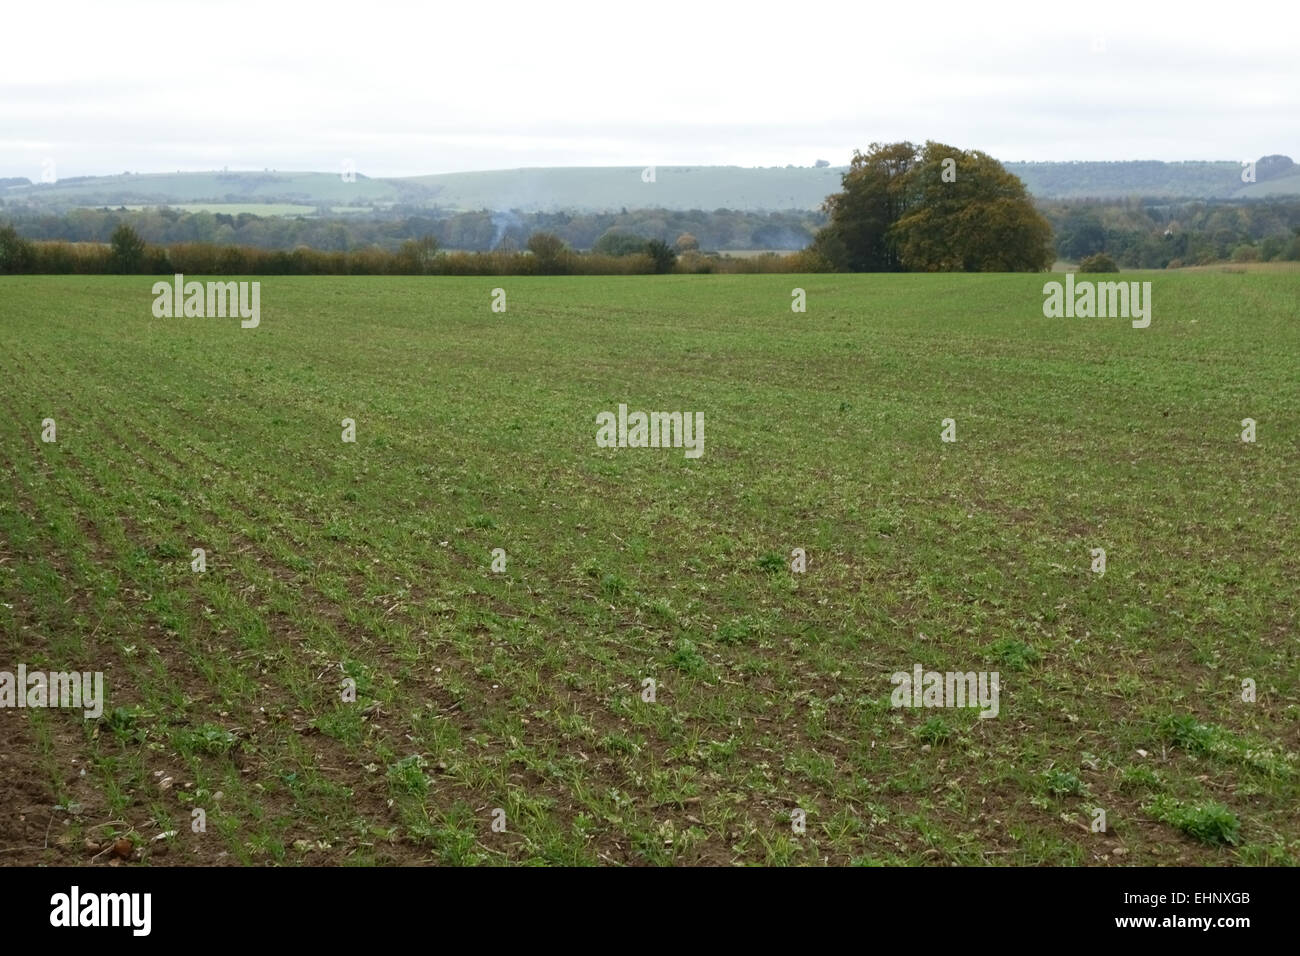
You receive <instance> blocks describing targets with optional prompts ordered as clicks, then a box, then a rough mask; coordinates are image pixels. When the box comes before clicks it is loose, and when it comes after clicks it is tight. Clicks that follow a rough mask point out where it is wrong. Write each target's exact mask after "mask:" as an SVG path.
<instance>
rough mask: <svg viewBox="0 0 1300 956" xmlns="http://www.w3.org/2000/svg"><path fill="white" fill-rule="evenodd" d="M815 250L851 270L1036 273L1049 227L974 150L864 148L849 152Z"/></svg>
mask: <svg viewBox="0 0 1300 956" xmlns="http://www.w3.org/2000/svg"><path fill="white" fill-rule="evenodd" d="M842 181H843V185H844V191H843V192H840V193H836V194H835V195H833V196H831V197H829V198H828V199H827V200H826V203H825V204H824V208H825V210H826V212H827V213H828V214H829V216H830V223H829V224H828V225H827V227H826V228H825V229H823V230H822V232H821V233H819V234H818V236H817V239H816V241H815V243H814V249H815V251H816V252H817V253H819V254H820V255H821V257H822V258H824V259H825V260H827V261H828V262H830V263H831V264H832V265H834V266H836V267H837V268H840V269H847V270H849V271H853V272H896V271H907V272H959V271H964V272H1037V271H1041V270H1043V269H1046V268H1047V267H1048V266H1050V265H1051V262H1052V259H1053V253H1052V249H1051V235H1052V231H1051V227H1050V226H1049V225H1048V223H1047V220H1046V219H1044V218H1043V217H1042V216H1041V215H1039V213H1038V211H1037V210H1036V209H1035V208H1034V206H1033V203H1032V201H1031V200H1030V198H1029V196H1028V193H1027V192H1026V191H1025V187H1024V184H1023V183H1022V182H1021V181H1020V180H1019V179H1018V178H1017V177H1015V176H1013V175H1012V174H1011V173H1008V172H1007V171H1006V170H1005V169H1004V168H1003V167H1002V164H1001V163H999V162H998V161H997V160H995V159H994V158H993V157H991V156H989V155H988V154H987V153H982V152H980V151H978V150H960V149H956V148H955V147H952V146H947V145H945V144H943V143H936V142H927V143H926V144H925V146H924V147H920V148H918V147H917V146H915V145H913V144H912V143H894V144H890V145H881V144H879V143H873V144H872V146H871V147H870V149H869V150H868V152H867V153H865V154H864V153H855V154H854V156H853V162H852V164H851V165H850V167H849V171H848V172H847V173H845V174H844V177H843V180H842Z"/></svg>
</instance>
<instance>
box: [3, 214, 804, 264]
mask: <svg viewBox="0 0 1300 956" xmlns="http://www.w3.org/2000/svg"><path fill="white" fill-rule="evenodd" d="M0 205H3V203H2V202H0ZM6 214H7V218H8V220H9V221H10V222H11V223H12V224H13V225H14V226H15V228H17V230H18V232H19V234H21V235H22V236H24V237H25V238H28V239H45V240H56V239H57V240H62V241H65V242H108V240H109V237H110V236H111V235H112V234H113V230H115V229H116V228H117V227H118V226H119V225H122V224H124V223H125V224H126V225H128V226H130V227H131V228H132V229H134V230H135V231H136V232H137V233H139V235H141V236H142V237H144V239H145V241H146V242H150V243H153V244H155V245H172V244H174V243H182V242H208V243H215V244H218V245H235V246H250V247H252V248H256V249H285V250H293V249H296V248H299V247H301V246H306V247H307V248H310V249H319V250H322V251H325V252H352V251H356V250H361V249H369V248H371V247H378V248H380V249H386V250H388V251H390V252H391V251H396V250H397V248H398V246H400V245H401V244H402V243H403V242H405V241H406V240H408V239H421V238H423V237H425V236H432V237H433V238H434V239H436V240H437V242H438V245H439V246H440V247H442V248H446V249H461V250H466V251H476V252H488V251H493V250H499V251H505V252H510V251H518V250H521V249H523V248H524V246H525V245H526V244H527V242H528V238H529V237H530V236H532V235H533V233H536V232H551V233H555V234H556V235H557V236H559V237H560V238H561V239H563V240H564V241H565V243H567V244H568V245H569V246H570V247H572V248H574V249H583V250H594V251H597V252H600V251H607V249H605V248H604V247H608V246H610V245H611V244H617V243H620V242H624V243H626V242H628V241H636V242H642V243H644V242H645V241H647V240H650V239H659V240H661V241H663V242H667V243H669V244H673V243H675V242H676V241H677V239H678V238H679V237H681V236H683V235H689V236H691V237H693V238H694V239H695V241H696V243H697V245H698V246H699V247H700V248H702V249H708V250H739V249H768V250H780V251H790V252H794V251H797V250H799V249H803V248H804V247H805V246H807V245H808V243H810V242H811V241H812V237H813V234H814V233H815V232H816V231H817V229H819V228H820V227H821V226H822V225H823V224H824V223H825V221H826V219H825V215H824V214H822V213H821V212H820V211H816V210H808V211H803V212H771V213H759V212H743V211H740V210H733V209H715V210H711V211H705V210H700V209H693V210H671V209H632V210H627V209H625V210H622V211H620V212H609V213H583V214H576V213H565V212H533V213H520V212H511V211H496V212H494V211H489V210H478V211H474V212H459V213H447V214H431V213H430V212H429V211H427V210H411V209H402V208H395V209H394V210H390V211H389V212H387V213H375V214H367V217H366V218H364V219H362V218H357V217H353V216H339V215H332V216H323V215H322V216H316V217H306V216H259V215H255V214H253V213H248V212H242V213H238V214H235V215H231V214H229V213H220V212H216V213H214V212H196V211H186V210H181V209H172V208H169V207H161V208H150V209H141V210H128V209H125V208H118V209H106V208H104V209H73V210H69V211H67V212H64V213H62V214H53V213H32V212H29V211H27V210H25V209H24V208H23V207H20V206H11V207H10V208H9V209H0V217H3V216H5V215H6Z"/></svg>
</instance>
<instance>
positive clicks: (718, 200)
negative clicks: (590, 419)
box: [0, 156, 1300, 214]
mask: <svg viewBox="0 0 1300 956" xmlns="http://www.w3.org/2000/svg"><path fill="white" fill-rule="evenodd" d="M1005 165H1006V167H1007V169H1008V170H1010V171H1011V172H1013V173H1015V174H1016V175H1017V176H1019V177H1020V178H1021V179H1022V180H1024V182H1025V185H1026V187H1027V188H1028V189H1029V192H1030V193H1031V194H1032V195H1033V196H1035V197H1037V198H1040V199H1083V198H1096V199H1115V198H1122V197H1126V196H1138V197H1147V198H1154V197H1162V198H1170V199H1248V198H1263V197H1265V196H1269V195H1275V196H1276V195H1282V196H1285V195H1291V196H1294V195H1300V166H1296V164H1295V163H1293V162H1292V161H1291V159H1290V158H1289V157H1287V156H1267V157H1264V158H1263V159H1260V160H1258V161H1257V163H1256V168H1255V180H1256V181H1255V182H1254V183H1245V182H1243V181H1242V178H1241V176H1242V166H1241V164H1240V163H1235V162H1183V163H1162V162H1143V161H1137V162H1078V163H1045V162H1044V163H1039V162H1012V163H1006V164H1005ZM844 169H845V167H834V166H822V167H812V166H798V167H795V166H786V167H758V168H748V167H741V166H660V167H657V168H655V169H653V174H652V173H651V171H650V170H643V169H642V168H641V167H633V166H588V167H554V168H530V169H502V170H491V171H487V172H469V173H444V174H439V175H433V176H414V177H408V178H393V179H375V178H370V177H367V176H364V175H361V174H358V175H357V176H356V179H355V181H354V182H344V181H343V178H342V176H341V175H339V174H338V173H316V172H284V173H281V172H271V171H263V172H260V173H258V172H207V173H151V174H144V175H135V174H123V175H119V176H90V177H80V178H77V179H64V180H60V181H58V182H56V183H31V182H28V181H26V180H24V179H21V178H13V179H8V180H0V202H3V203H4V204H5V205H11V204H17V205H19V206H37V207H46V208H50V209H54V210H57V209H67V208H70V207H76V206H148V205H173V206H178V205H187V206H190V207H193V206H195V205H209V206H215V207H238V209H240V210H242V211H250V212H251V211H255V210H256V209H257V207H263V206H264V207H268V208H267V214H276V213H279V214H284V213H285V212H286V211H291V212H301V211H302V209H301V207H304V206H306V207H311V208H312V209H322V210H325V211H327V212H331V211H332V212H343V211H356V212H362V211H365V210H367V209H372V210H382V209H385V208H388V207H391V206H394V205H399V204H400V205H403V206H410V207H418V208H425V209H434V208H438V209H443V210H448V211H450V210H473V209H497V210H509V209H518V210H520V211H524V212H538V211H570V212H605V211H611V210H612V211H617V210H619V209H623V208H626V209H645V208H662V209H705V210H712V209H720V208H726V209H737V210H746V211H756V210H770V211H777V210H791V209H816V208H817V207H818V206H820V205H821V203H822V200H824V199H825V198H826V196H828V195H829V194H830V193H832V192H835V191H836V190H837V189H838V188H839V185H840V176H841V175H842V174H843V172H844ZM269 207H279V208H277V209H275V210H274V212H272V211H271V209H270V208H269Z"/></svg>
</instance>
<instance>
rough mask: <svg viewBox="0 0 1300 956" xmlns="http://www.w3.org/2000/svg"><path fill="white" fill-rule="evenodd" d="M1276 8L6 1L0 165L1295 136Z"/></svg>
mask: <svg viewBox="0 0 1300 956" xmlns="http://www.w3.org/2000/svg"><path fill="white" fill-rule="evenodd" d="M886 5H888V6H889V7H891V8H892V9H890V10H882V9H881V8H882V7H883V6H886ZM1298 26H1300V3H1298V2H1297V0H1285V2H1275V0H1251V2H1246V3H1241V2H1238V3H1227V2H1222V0H1220V2H1215V3H1203V4H1202V3H1196V2H1179V3H1173V2H1164V0H1157V2H1154V3H1146V2H1135V0H1126V2H1115V3H1113V2H1110V0H1099V2H1086V3H1053V2H1044V0H1035V2H1033V3H1020V2H1018V0H1014V2H1009V3H1008V2H990V3H977V2H967V3H949V2H946V0H945V2H927V0H910V2H906V3H892V2H890V3H888V4H885V3H881V2H879V0H853V2H844V3H838V2H836V3H822V2H817V0H803V2H791V0H783V2H780V3H768V2H765V0H746V2H738V3H731V2H727V3H719V2H712V0H692V2H676V0H668V2H658V0H642V2H638V0H599V2H590V3H589V2H576V3H570V2H563V0H549V2H548V0H537V2H531V3H519V2H515V0H462V2H457V3H446V2H442V0H438V2H429V3H397V2H391V0H366V2H350V3H331V2H312V3H297V2H293V3H277V2H274V0H258V2H244V0H237V2H188V3H187V2H184V0H172V2H153V0H117V2H104V0H97V2H63V0H60V2H57V3H55V4H52V5H51V4H44V3H40V2H35V0H21V2H15V3H11V4H6V6H5V9H4V12H3V15H2V16H0V176H27V177H29V178H31V179H33V180H35V179H38V178H40V174H41V170H42V163H43V162H45V161H46V160H52V161H53V162H54V163H55V165H56V168H57V174H58V177H59V178H66V177H69V176H79V175H98V174H105V173H118V172H123V171H126V170H130V171H132V172H168V171H174V170H177V169H183V170H204V169H220V168H222V167H229V168H231V169H263V168H271V169H279V170H289V169H295V170H307V169H312V170H323V171H336V170H338V169H339V168H340V164H341V163H342V162H343V161H344V160H349V159H350V160H352V161H353V162H355V165H356V169H357V170H358V171H359V172H362V173H365V174H367V175H372V176H401V175H416V174H420V173H437V172H454V171H459V170H471V169H501V168H510V167H516V166H561V165H563V166H610V165H619V166H648V165H661V166H666V165H695V164H735V165H741V166H773V165H780V166H784V165H786V164H787V163H794V164H796V165H809V164H811V163H812V162H813V161H814V160H815V159H819V158H820V159H827V160H829V161H830V162H831V163H833V164H835V165H839V164H842V163H845V162H847V161H848V159H849V157H850V156H851V154H852V151H853V149H854V148H855V147H864V148H865V146H866V145H867V144H868V143H870V142H872V141H873V140H881V141H891V140H898V139H911V140H915V141H923V140H926V139H937V140H942V141H944V142H947V143H950V144H952V145H955V146H960V147H965V148H977V149H982V150H984V151H986V152H989V153H991V154H993V155H994V156H996V157H998V158H999V159H1003V160H1022V159H1050V160H1069V159H1163V160H1180V159H1226V160H1243V159H1255V158H1258V157H1259V156H1261V155H1265V154H1269V153H1285V154H1287V155H1290V156H1292V157H1293V158H1295V159H1297V160H1300V31H1298V30H1297V27H1298Z"/></svg>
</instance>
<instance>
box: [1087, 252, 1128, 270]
mask: <svg viewBox="0 0 1300 956" xmlns="http://www.w3.org/2000/svg"><path fill="white" fill-rule="evenodd" d="M1079 271H1080V272H1119V266H1117V265H1116V264H1115V260H1114V259H1112V258H1111V257H1110V256H1108V255H1106V253H1104V252H1098V253H1096V254H1094V255H1091V256H1088V257H1087V258H1086V259H1084V260H1083V261H1082V262H1080V263H1079Z"/></svg>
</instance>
